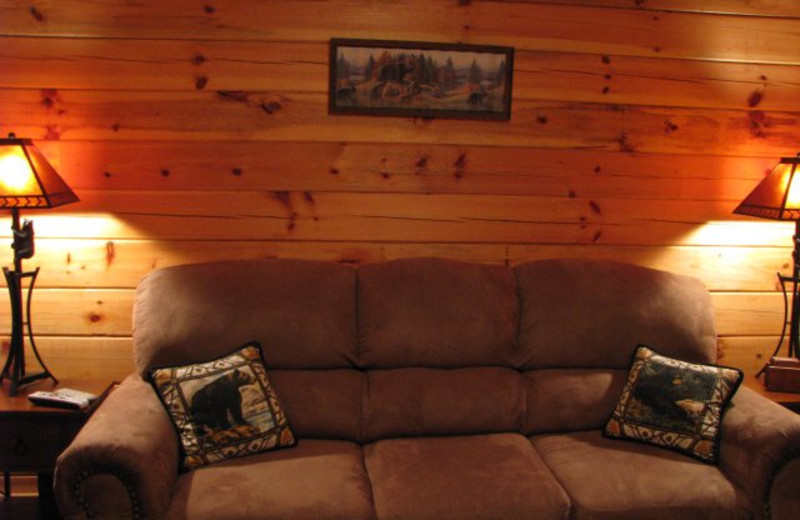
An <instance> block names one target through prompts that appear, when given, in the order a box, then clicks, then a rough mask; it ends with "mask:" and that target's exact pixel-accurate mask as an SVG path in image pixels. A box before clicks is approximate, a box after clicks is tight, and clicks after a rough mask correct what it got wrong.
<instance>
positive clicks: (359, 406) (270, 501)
mask: <svg viewBox="0 0 800 520" xmlns="http://www.w3.org/2000/svg"><path fill="white" fill-rule="evenodd" d="M133 336H134V350H135V357H136V367H137V369H138V373H137V374H134V375H131V376H130V377H129V378H127V379H126V380H125V381H124V382H123V383H122V384H121V386H120V387H119V388H118V389H117V390H116V391H115V392H114V393H112V394H111V395H110V396H109V398H108V399H107V400H106V402H104V403H103V405H102V406H101V407H100V408H99V409H98V410H97V412H96V413H95V414H94V416H93V417H92V418H91V420H90V421H89V422H88V424H87V425H86V427H85V428H84V429H83V430H82V431H81V432H80V434H79V435H78V437H77V438H76V439H75V441H74V442H73V443H72V445H71V446H70V447H69V448H68V449H67V450H66V451H65V452H64V453H63V455H62V456H61V458H60V459H59V461H58V466H57V470H56V478H55V481H56V482H55V488H56V489H55V491H56V497H57V500H58V503H59V507H60V509H61V511H62V513H63V514H64V515H65V517H67V518H86V517H93V518H106V517H108V518H131V517H132V518H164V517H166V518H176V519H183V518H190V519H201V518H202V519H215V520H218V519H227V518H235V519H246V518H253V519H287V520H303V519H314V520H320V519H375V518H377V519H436V520H442V519H470V520H471V519H489V518H491V519H529V518H530V519H533V518H536V519H551V518H552V519H560V518H576V519H615V520H618V519H659V518H664V519H674V518H681V519H689V518H691V519H699V518H707V519H724V518H776V519H777V518H781V519H794V520H796V519H797V518H800V458H798V456H799V455H800V453H799V452H800V417H798V416H796V415H795V414H793V413H792V412H790V411H788V410H786V409H784V408H782V407H780V406H778V405H776V404H773V403H772V402H770V401H768V400H766V399H764V398H763V397H761V396H759V395H757V394H755V393H754V392H752V391H751V390H749V389H747V388H744V387H742V388H740V389H739V391H738V392H737V394H736V395H735V397H734V399H733V401H732V404H731V405H730V406H729V408H728V410H727V412H726V414H725V416H724V422H723V427H722V434H721V448H720V461H719V464H718V465H709V464H704V463H702V462H699V461H696V460H694V459H691V458H689V457H687V456H685V455H682V454H679V453H675V452H673V451H669V450H665V449H663V448H657V447H653V446H649V445H645V444H640V443H633V442H628V441H622V440H612V439H608V438H605V437H603V436H602V435H601V430H602V428H603V426H604V424H605V422H606V420H607V419H608V417H609V415H610V413H611V412H612V409H613V407H614V404H615V403H616V401H617V399H618V397H619V395H620V392H621V389H622V385H623V383H624V381H625V379H626V377H627V373H628V369H629V366H630V362H631V356H632V353H633V350H634V347H635V345H637V344H638V343H645V344H648V345H651V346H653V347H656V348H657V349H658V350H659V351H660V352H661V353H663V354H666V355H671V356H674V357H678V358H682V359H685V360H688V361H693V362H713V361H714V360H715V357H716V335H715V329H714V322H713V314H712V307H711V302H710V298H709V295H708V293H707V291H706V290H705V288H704V287H703V285H702V284H701V283H700V282H699V281H698V280H695V279H693V278H689V277H684V276H677V275H674V274H669V273H666V272H661V271H655V270H651V269H646V268H642V267H636V266H631V265H625V264H619V263H613V262H605V261H586V260H544V261H536V262H530V263H525V264H521V265H518V266H516V267H514V268H510V267H501V266H487V265H477V264H469V263H463V262H457V261H451V260H441V259H408V260H398V261H391V262H385V263H378V264H370V265H365V266H362V267H360V268H353V267H350V266H344V265H338V264H334V263H325V262H314V261H303V260H254V261H231V262H217V263H209V264H200V265H187V266H178V267H170V268H165V269H161V270H158V271H155V272H153V273H152V274H150V275H149V276H147V277H146V278H145V279H144V280H143V282H142V283H141V284H140V287H139V289H138V293H137V298H136V306H135V312H134V334H133ZM253 340H255V341H258V342H260V343H261V345H262V346H263V351H264V358H265V361H266V364H267V366H268V368H269V377H270V379H271V381H272V383H273V386H274V387H275V389H276V391H277V392H278V396H279V398H280V400H281V403H282V405H283V408H284V410H285V412H286V414H287V416H288V419H289V421H290V424H291V427H292V428H293V430H294V432H295V433H296V435H297V437H298V438H299V442H298V444H297V446H296V447H293V448H286V449H281V450H278V451H273V452H267V453H263V454H259V455H254V456H249V457H241V458H237V459H232V460H229V461H226V462H223V463H219V464H214V465H211V466H207V467H204V468H201V469H198V470H195V471H192V472H188V473H179V471H178V468H179V449H178V441H177V438H176V434H175V431H174V429H173V427H172V425H171V423H170V421H169V419H168V416H167V414H166V413H165V411H164V409H163V408H162V405H161V403H160V402H159V399H158V398H157V396H156V394H155V393H154V391H153V390H152V388H151V387H150V385H149V384H148V383H147V382H145V381H144V380H143V379H142V374H145V373H146V371H147V370H148V369H150V368H151V367H154V366H163V365H169V364H180V363H187V362H194V361H201V360H206V359H211V358H214V357H217V356H219V355H222V354H225V353H227V352H229V351H231V350H233V349H234V348H236V347H238V346H241V345H242V344H245V343H247V342H249V341H253Z"/></svg>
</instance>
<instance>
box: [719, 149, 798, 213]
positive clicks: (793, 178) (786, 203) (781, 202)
mask: <svg viewBox="0 0 800 520" xmlns="http://www.w3.org/2000/svg"><path fill="white" fill-rule="evenodd" d="M798 165H800V155H798V156H797V157H784V158H782V159H781V160H780V162H779V163H778V165H777V166H775V168H773V169H772V171H771V172H770V173H769V175H767V176H766V177H765V178H764V180H762V181H761V182H760V183H759V185H758V186H756V188H755V189H754V190H753V191H752V192H751V193H750V195H748V196H747V198H745V199H744V201H742V203H741V204H739V206H738V207H737V208H736V209H735V210H733V212H734V213H738V214H739V215H750V216H753V217H761V218H768V219H773V220H794V221H797V220H800V178H798V175H797V173H798V172H797V170H798Z"/></svg>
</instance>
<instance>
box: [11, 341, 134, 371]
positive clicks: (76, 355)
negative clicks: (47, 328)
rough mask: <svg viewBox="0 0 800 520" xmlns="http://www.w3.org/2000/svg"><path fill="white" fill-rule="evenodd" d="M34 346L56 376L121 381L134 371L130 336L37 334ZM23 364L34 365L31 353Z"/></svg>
mask: <svg viewBox="0 0 800 520" xmlns="http://www.w3.org/2000/svg"><path fill="white" fill-rule="evenodd" d="M36 348H37V350H38V351H39V354H40V355H41V357H42V360H43V361H44V363H45V365H47V368H48V369H49V370H50V371H51V372H52V373H53V374H54V375H55V376H56V377H57V378H58V379H59V380H68V379H97V378H98V377H103V378H104V379H107V380H108V382H111V381H114V380H116V381H122V380H123V379H124V378H125V377H127V376H128V375H129V374H131V373H133V371H134V364H133V342H132V340H131V338H129V337H125V338H98V337H91V338H87V337H75V336H39V337H36ZM25 361H26V367H28V369H29V370H30V371H31V372H32V373H34V372H36V371H37V370H38V369H39V368H38V363H37V362H36V360H35V358H34V357H33V354H32V353H31V354H29V355H27V356H26V358H25Z"/></svg>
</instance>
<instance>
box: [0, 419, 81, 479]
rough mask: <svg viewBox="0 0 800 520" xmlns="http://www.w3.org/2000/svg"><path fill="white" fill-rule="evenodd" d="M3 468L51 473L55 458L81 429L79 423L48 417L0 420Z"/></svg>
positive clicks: (0, 458)
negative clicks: (49, 418)
mask: <svg viewBox="0 0 800 520" xmlns="http://www.w3.org/2000/svg"><path fill="white" fill-rule="evenodd" d="M0 421H1V422H2V424H0V468H3V470H5V471H32V472H33V471H52V469H53V467H54V466H55V462H56V459H57V458H58V456H59V455H60V454H61V452H62V451H64V449H66V447H67V446H68V445H69V443H70V442H72V439H73V438H75V435H77V433H78V430H80V427H81V422H80V421H64V420H63V418H61V419H60V420H59V419H54V420H48V418H45V417H37V418H35V419H31V418H20V419H16V418H10V417H3V418H1V419H0Z"/></svg>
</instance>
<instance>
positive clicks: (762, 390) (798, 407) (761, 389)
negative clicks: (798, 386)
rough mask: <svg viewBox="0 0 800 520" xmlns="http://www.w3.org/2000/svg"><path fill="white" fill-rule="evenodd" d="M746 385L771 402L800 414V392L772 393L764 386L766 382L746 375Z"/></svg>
mask: <svg viewBox="0 0 800 520" xmlns="http://www.w3.org/2000/svg"><path fill="white" fill-rule="evenodd" d="M744 385H745V386H746V387H747V388H749V389H751V390H754V391H756V392H758V393H759V394H761V395H763V396H764V397H766V398H767V399H769V400H770V401H774V402H776V403H778V404H779V405H781V406H784V407H786V408H788V409H789V410H791V411H793V412H795V413H800V392H798V393H794V392H771V391H769V390H767V387H766V386H764V381H762V380H761V379H756V377H755V376H753V375H746V376H745V377H744Z"/></svg>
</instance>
